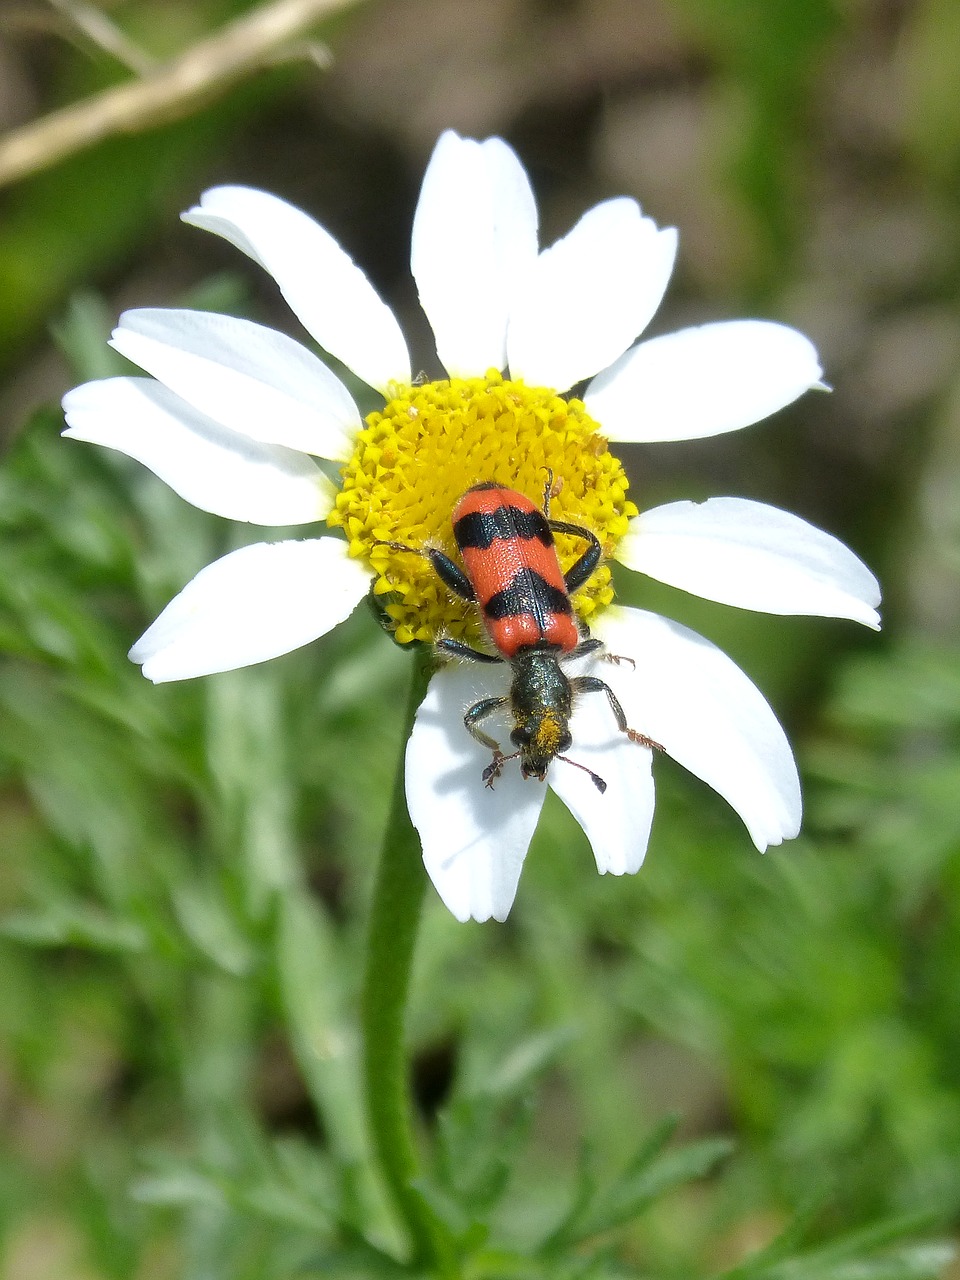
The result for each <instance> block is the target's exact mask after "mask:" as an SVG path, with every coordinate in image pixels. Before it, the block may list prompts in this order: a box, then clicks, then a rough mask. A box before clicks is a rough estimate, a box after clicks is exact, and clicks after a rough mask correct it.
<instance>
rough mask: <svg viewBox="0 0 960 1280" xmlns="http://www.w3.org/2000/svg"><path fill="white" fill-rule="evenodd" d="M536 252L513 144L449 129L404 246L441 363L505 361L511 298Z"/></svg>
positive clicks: (533, 216) (456, 366)
mask: <svg viewBox="0 0 960 1280" xmlns="http://www.w3.org/2000/svg"><path fill="white" fill-rule="evenodd" d="M536 256H537V207H536V204H535V202H534V198H533V192H532V190H531V189H530V183H529V181H528V179H527V175H526V173H525V171H524V168H523V166H522V165H521V163H520V161H519V160H518V159H517V157H516V154H515V153H514V151H513V150H512V149H511V148H510V147H508V146H507V144H506V143H505V142H504V141H503V140H502V139H501V138H488V139H487V140H486V141H485V142H474V141H473V139H471V138H460V137H458V136H457V134H455V133H454V132H453V131H452V130H448V131H447V132H446V133H444V134H443V135H442V136H441V137H440V140H439V141H438V143H437V145H436V147H435V148H434V152H433V155H432V157H431V159H430V163H429V165H428V166H427V171H426V173H425V174H424V178H423V187H422V189H421V191H420V200H419V202H418V204H417V212H416V215H415V217H414V220H413V241H412V247H411V254H410V266H411V269H412V271H413V274H414V277H415V279H416V281H417V288H418V289H419V292H420V304H421V306H422V307H423V310H424V312H425V313H426V316H427V319H428V320H429V321H430V324H431V326H432V328H433V332H434V336H435V337H436V340H437V354H438V355H439V357H440V360H441V362H442V364H443V366H444V368H445V369H446V370H447V372H448V373H450V374H452V375H454V376H457V377H470V376H478V375H481V374H484V373H486V371H487V370H488V369H491V368H493V369H503V368H504V366H505V365H506V362H507V319H508V317H509V314H510V303H511V299H512V297H513V294H514V292H515V290H516V287H517V282H518V280H519V279H521V278H522V276H523V275H524V274H525V273H526V271H527V270H528V269H529V267H530V265H531V264H532V263H533V262H534V261H535V260H536Z"/></svg>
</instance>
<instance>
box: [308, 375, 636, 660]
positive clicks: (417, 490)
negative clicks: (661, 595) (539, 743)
mask: <svg viewBox="0 0 960 1280" xmlns="http://www.w3.org/2000/svg"><path fill="white" fill-rule="evenodd" d="M391 390H392V391H393V397H392V398H391V399H390V400H389V401H388V402H387V404H386V405H385V406H384V407H383V409H381V410H378V411H376V412H374V413H371V414H370V415H369V416H368V417H367V419H366V424H365V426H364V428H363V430H361V431H360V433H359V435H358V436H357V441H356V446H355V449H354V453H353V456H352V457H351V458H350V460H349V461H348V462H347V463H346V464H345V465H344V467H343V471H342V475H343V488H342V490H341V491H340V493H339V495H338V497H337V502H336V506H335V508H334V510H333V511H332V512H331V513H330V515H329V516H328V517H327V521H328V523H329V524H331V525H335V526H337V527H339V528H342V529H343V530H344V532H345V533H346V535H347V538H348V541H349V547H350V554H351V555H353V556H356V557H360V558H362V559H364V560H365V561H366V562H367V563H368V564H369V565H370V566H371V568H372V569H373V572H374V585H373V591H374V596H375V597H377V599H378V600H379V602H380V604H381V607H382V611H383V615H384V617H385V619H386V621H387V625H388V626H389V627H390V628H391V629H392V631H393V634H394V638H395V639H396V640H397V641H398V642H399V643H401V644H408V643H409V642H411V641H413V640H423V641H429V642H432V641H435V640H436V639H437V638H438V637H439V636H441V635H446V636H450V637H451V638H453V639H457V640H464V641H466V642H467V643H469V644H476V642H477V640H478V639H479V638H480V636H481V634H482V626H481V622H480V617H479V613H478V612H477V611H475V610H471V609H469V608H465V607H464V604H463V601H462V600H457V599H455V598H453V597H452V596H451V595H450V594H449V592H448V591H447V589H446V588H445V587H444V585H443V583H442V582H441V581H440V579H439V578H438V577H437V575H436V573H435V572H434V570H433V568H432V566H431V565H430V562H429V561H428V560H427V559H425V558H424V557H423V556H418V555H412V554H410V553H409V552H406V551H400V550H397V549H395V548H391V547H388V546H385V545H383V544H384V543H387V542H393V543H401V544H403V545H404V546H407V547H412V548H417V549H420V548H422V547H424V546H427V545H429V546H432V547H437V548H439V549H440V550H442V551H444V552H446V553H447V554H448V555H450V556H452V557H453V558H456V554H457V551H456V544H455V543H454V540H453V530H452V527H451V524H450V513H451V511H452V510H453V508H454V506H455V505H456V502H457V500H458V499H459V498H460V497H461V496H462V495H463V494H464V493H465V492H466V490H467V489H469V488H470V487H471V486H472V485H475V484H480V483H482V482H484V481H494V482H495V483H497V484H502V485H504V486H505V487H507V488H510V489H516V490H518V491H519V492H520V493H523V494H525V495H526V496H527V497H528V498H530V499H531V500H532V501H534V502H536V503H537V504H538V505H539V504H540V503H542V501H543V496H544V489H545V486H546V483H547V480H548V478H549V476H550V475H551V474H552V476H553V486H552V490H551V502H550V515H551V517H552V518H553V519H556V520H562V521H565V522H567V523H570V524H578V525H583V526H585V527H586V528H588V529H590V530H592V531H593V532H594V533H595V534H596V536H597V537H598V538H599V540H600V543H601V546H602V547H603V553H604V556H609V555H610V554H611V553H612V551H613V550H614V549H615V547H616V545H617V543H618V542H619V541H620V539H621V538H622V537H623V535H624V534H625V533H626V530H627V523H628V521H629V519H630V518H631V517H632V516H635V515H636V514H637V508H636V507H635V506H634V504H633V503H632V502H630V501H628V500H627V496H626V495H627V487H628V484H627V477H626V475H625V474H624V471H623V468H622V466H621V464H620V462H619V460H618V459H617V458H616V457H614V455H613V454H612V453H610V451H609V449H608V448H607V441H606V439H605V438H604V437H603V436H602V435H601V434H600V429H599V427H598V425H597V423H596V422H594V421H593V419H592V418H591V417H590V416H589V414H588V413H587V411H586V409H585V408H584V405H583V403H582V401H580V400H564V399H563V397H562V396H559V395H557V394H556V392H553V391H549V390H546V389H544V388H540V387H527V386H525V385H524V383H522V382H520V381H518V380H514V379H504V378H503V377H502V376H501V375H500V374H499V373H498V372H496V370H490V371H489V372H488V373H487V375H486V377H484V378H450V379H448V380H444V381H440V382H428V383H424V384H423V385H420V386H417V385H413V386H403V387H393V388H391ZM557 550H558V552H559V555H560V563H561V566H562V568H563V570H564V572H566V571H567V570H568V569H569V568H570V566H571V565H572V564H573V563H574V561H575V560H576V559H577V557H578V556H579V555H580V553H581V552H582V550H583V546H582V543H580V542H578V540H577V539H576V538H573V537H571V536H569V535H565V534H561V535H558V536H557ZM612 600H613V586H612V582H611V577H610V570H609V568H607V567H606V566H605V565H601V567H600V568H599V569H598V570H597V571H596V573H594V574H593V576H592V577H591V579H590V581H589V582H588V583H587V584H586V585H585V586H584V587H583V588H581V589H580V590H579V591H577V592H576V594H575V595H574V596H573V606H574V609H575V610H576V612H577V614H578V615H579V616H580V617H581V618H582V619H584V620H589V618H590V617H591V615H593V614H594V613H596V611H597V610H598V609H602V608H604V607H605V606H606V605H608V604H609V603H610V602H611V601H612Z"/></svg>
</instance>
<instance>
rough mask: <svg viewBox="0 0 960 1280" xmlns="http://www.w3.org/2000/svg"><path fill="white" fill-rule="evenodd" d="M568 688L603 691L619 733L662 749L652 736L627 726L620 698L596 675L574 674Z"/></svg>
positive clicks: (638, 743)
mask: <svg viewBox="0 0 960 1280" xmlns="http://www.w3.org/2000/svg"><path fill="white" fill-rule="evenodd" d="M570 688H571V689H572V690H573V692H574V693H575V694H577V693H605V694H606V695H607V701H608V702H609V703H610V710H611V711H612V712H613V717H614V719H615V720H616V722H617V728H618V729H619V730H620V732H621V733H625V734H626V735H627V737H628V738H629V739H630V741H631V742H635V743H636V744H637V745H638V746H640V747H651V748H652V749H653V750H654V751H662V750H663V747H662V746H661V745H660V743H659V742H655V741H654V739H653V738H648V737H647V735H646V734H645V733H640V732H639V731H638V730H636V729H631V728H630V727H629V726H628V724H627V717H626V716H625V715H624V711H623V707H621V705H620V700H619V699H618V698H617V695H616V694H615V693H614V692H613V690H612V689H611V688H610V686H609V685H608V684H604V682H603V681H602V680H598V679H597V677H596V676H574V678H573V679H572V680H571V681H570Z"/></svg>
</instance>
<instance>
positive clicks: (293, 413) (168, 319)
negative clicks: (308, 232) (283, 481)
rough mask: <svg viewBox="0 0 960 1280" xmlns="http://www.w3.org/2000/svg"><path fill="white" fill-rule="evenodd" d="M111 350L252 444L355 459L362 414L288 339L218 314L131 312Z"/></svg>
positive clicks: (314, 359) (316, 363)
mask: <svg viewBox="0 0 960 1280" xmlns="http://www.w3.org/2000/svg"><path fill="white" fill-rule="evenodd" d="M110 345H111V346H113V347H115V348H116V349H117V351H119V352H120V353H121V354H122V355H125V356H126V357H127V359H128V360H132V361H133V362H134V364H138V365H139V366H140V367H141V369H146V370H147V372H148V373H152V374H153V376H154V377H155V378H157V379H158V380H159V381H160V382H162V383H163V384H164V385H165V386H167V387H169V388H170V390H171V391H175V392H176V393H177V395H178V396H182V397H183V399H184V400H186V401H188V402H189V403H190V404H192V405H193V406H194V408H195V409H199V410H200V412H201V413H205V414H207V415H208V416H209V417H211V418H214V419H216V421H217V422H222V423H223V424H224V426H227V427H230V428H232V430H234V431H240V432H242V433H243V434H244V435H246V436H249V437H250V438H251V440H262V441H263V442H264V443H265V444H282V445H285V446H286V447H287V448H288V449H300V450H302V451H303V452H304V453H315V454H317V455H318V456H320V457H322V458H335V459H337V460H343V459H345V458H348V457H349V456H350V451H351V449H352V447H353V438H354V436H355V435H356V432H357V431H358V430H359V428H360V413H359V411H358V409H357V406H356V405H355V404H354V403H353V398H352V396H351V395H350V393H349V391H347V389H346V387H345V386H344V385H343V383H342V382H341V381H340V379H339V378H338V377H336V376H335V375H334V374H333V373H331V372H330V370H329V369H328V368H327V366H326V365H325V364H324V363H323V361H322V360H319V359H318V358H317V357H316V356H315V355H314V354H313V353H312V352H310V351H308V350H307V349H306V347H304V346H301V345H300V343H299V342H294V340H293V338H288V337H287V336H286V334H283V333H277V331H276V330H275V329H267V328H265V327H264V326H263V325H262V324H254V323H253V321H251V320H240V319H238V318H237V317H236V316H222V315H217V314H215V313H214V312H212V311H177V310H173V309H169V310H159V309H149V308H144V309H142V310H139V311H125V312H124V313H123V315H122V316H121V317H120V324H119V327H118V328H116V329H114V331H113V337H112V339H111V343H110Z"/></svg>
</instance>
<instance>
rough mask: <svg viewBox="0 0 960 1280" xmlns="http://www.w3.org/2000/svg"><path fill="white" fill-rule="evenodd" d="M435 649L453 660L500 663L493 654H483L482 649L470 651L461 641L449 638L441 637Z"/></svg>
mask: <svg viewBox="0 0 960 1280" xmlns="http://www.w3.org/2000/svg"><path fill="white" fill-rule="evenodd" d="M437 648H438V649H442V650H443V652H444V653H448V654H450V656H451V657H454V658H466V659H467V660H468V661H469V662H502V661H503V659H502V658H500V657H498V656H497V655H496V654H495V653H484V652H483V650H482V649H471V647H470V645H468V644H464V643H463V641H462V640H451V639H450V637H449V636H441V638H440V639H439V640H438V641H437Z"/></svg>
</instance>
